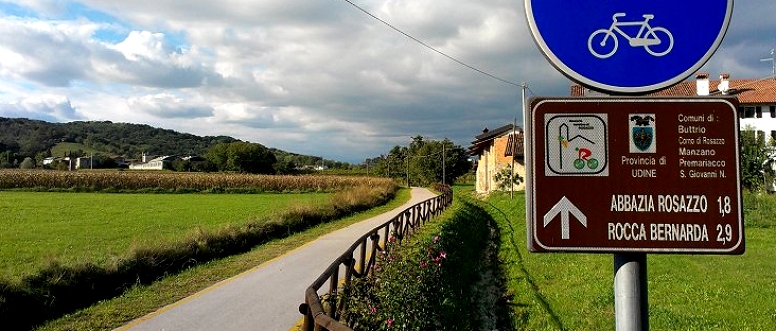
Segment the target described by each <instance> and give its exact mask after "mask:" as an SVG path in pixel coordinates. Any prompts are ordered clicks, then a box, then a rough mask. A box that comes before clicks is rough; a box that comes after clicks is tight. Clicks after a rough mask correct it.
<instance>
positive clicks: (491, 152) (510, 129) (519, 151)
mask: <svg viewBox="0 0 776 331" xmlns="http://www.w3.org/2000/svg"><path fill="white" fill-rule="evenodd" d="M474 138H475V140H474V141H472V145H471V147H469V154H470V155H472V156H476V157H477V162H476V169H477V173H476V176H477V180H476V185H475V188H476V191H477V193H479V194H488V193H490V192H492V191H495V190H498V189H499V186H500V185H499V184H500V183H499V182H498V179H497V178H498V175H499V173H500V172H503V171H512V170H511V169H512V165H513V164H514V173H515V175H517V176H520V177H521V178H523V181H522V182H521V183H520V184H519V185H513V187H511V188H509V187H507V188H508V189H513V190H515V191H520V190H525V158H524V157H525V153H524V151H523V140H524V138H523V129H521V128H519V127H516V126H514V125H512V124H508V125H504V126H502V127H499V128H496V129H494V130H488V129H487V128H485V129H484V130H483V131H482V134H480V135H477V136H475V137H474Z"/></svg>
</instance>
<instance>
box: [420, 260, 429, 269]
mask: <svg viewBox="0 0 776 331" xmlns="http://www.w3.org/2000/svg"><path fill="white" fill-rule="evenodd" d="M426 266H428V264H427V263H426V261H420V267H421V268H425V267H426Z"/></svg>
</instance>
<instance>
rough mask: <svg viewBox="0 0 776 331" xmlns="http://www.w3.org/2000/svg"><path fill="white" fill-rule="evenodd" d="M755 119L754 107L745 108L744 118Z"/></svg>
mask: <svg viewBox="0 0 776 331" xmlns="http://www.w3.org/2000/svg"><path fill="white" fill-rule="evenodd" d="M753 117H754V107H744V117H743V118H753Z"/></svg>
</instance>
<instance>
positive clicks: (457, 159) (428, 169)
mask: <svg viewBox="0 0 776 331" xmlns="http://www.w3.org/2000/svg"><path fill="white" fill-rule="evenodd" d="M367 161H368V162H369V164H370V172H372V171H374V172H373V173H376V174H379V175H383V176H388V177H391V178H396V179H397V180H400V181H404V182H406V180H407V177H408V172H409V182H410V185H421V186H428V185H431V184H434V183H442V182H443V181H444V182H445V183H453V182H454V181H455V179H457V178H458V177H461V176H463V175H465V174H466V173H468V172H469V171H471V162H469V155H468V153H467V152H466V150H465V149H464V148H463V147H461V146H458V145H455V144H453V143H452V141H450V140H449V139H444V140H442V141H437V140H426V139H424V138H423V137H422V136H415V137H413V138H412V142H410V144H409V146H407V147H400V146H394V147H393V148H392V149H391V150H390V151H389V152H388V154H387V155H383V156H380V157H379V158H374V159H369V160H367ZM443 166H444V168H443ZM372 169H374V170H372ZM443 175H444V180H443V178H442V177H443Z"/></svg>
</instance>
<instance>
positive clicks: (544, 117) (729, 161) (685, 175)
mask: <svg viewBox="0 0 776 331" xmlns="http://www.w3.org/2000/svg"><path fill="white" fill-rule="evenodd" d="M525 123H526V136H527V137H529V140H528V145H529V146H528V147H527V148H526V151H527V153H526V154H527V184H528V187H527V191H526V197H527V198H526V200H527V203H526V206H527V210H528V211H527V218H528V219H527V223H528V246H529V249H530V250H531V251H534V252H553V251H561V252H599V253H622V252H634V253H692V254H742V253H743V252H744V227H743V213H742V204H741V179H740V160H739V150H740V147H739V142H738V130H739V129H738V125H739V124H738V101H737V100H736V99H732V98H681V99H656V98H570V99H569V98H564V99H535V100H532V102H531V107H530V109H529V110H528V111H527V113H526V118H525Z"/></svg>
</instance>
